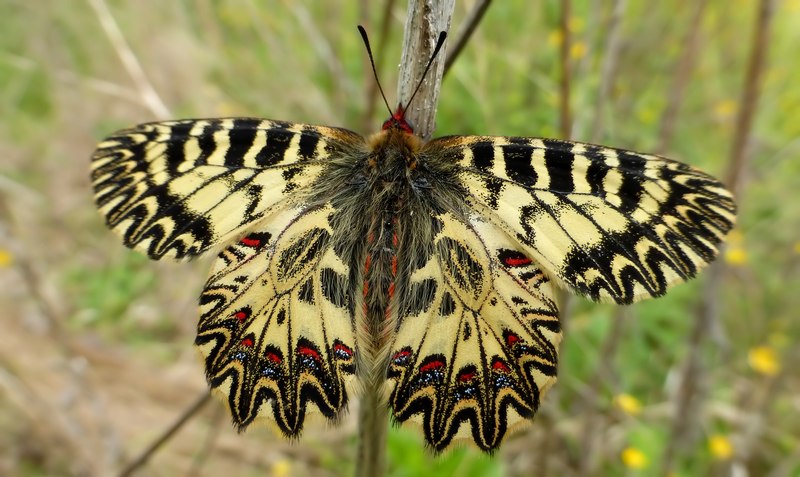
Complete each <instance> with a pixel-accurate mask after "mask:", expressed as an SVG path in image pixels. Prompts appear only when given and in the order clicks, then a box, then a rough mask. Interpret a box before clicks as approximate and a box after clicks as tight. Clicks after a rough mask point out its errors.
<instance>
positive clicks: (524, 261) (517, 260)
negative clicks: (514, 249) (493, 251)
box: [504, 255, 531, 267]
mask: <svg viewBox="0 0 800 477" xmlns="http://www.w3.org/2000/svg"><path fill="white" fill-rule="evenodd" d="M504 262H505V264H506V265H508V266H509V267H522V266H525V265H530V264H531V259H530V258H528V257H526V256H524V255H520V256H518V257H507V258H506V259H505V260H504Z"/></svg>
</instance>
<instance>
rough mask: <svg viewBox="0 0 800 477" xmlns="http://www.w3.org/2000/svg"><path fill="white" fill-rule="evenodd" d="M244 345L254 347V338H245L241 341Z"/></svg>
mask: <svg viewBox="0 0 800 477" xmlns="http://www.w3.org/2000/svg"><path fill="white" fill-rule="evenodd" d="M241 344H242V346H244V347H245V348H252V347H253V339H252V338H245V339H243V340H242V341H241Z"/></svg>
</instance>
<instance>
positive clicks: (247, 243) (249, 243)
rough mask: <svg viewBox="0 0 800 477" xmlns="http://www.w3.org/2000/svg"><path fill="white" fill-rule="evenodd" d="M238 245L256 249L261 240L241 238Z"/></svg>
mask: <svg viewBox="0 0 800 477" xmlns="http://www.w3.org/2000/svg"><path fill="white" fill-rule="evenodd" d="M239 243H240V244H242V245H244V246H247V247H258V246H260V245H261V240H259V239H257V238H252V237H242V239H241V240H239Z"/></svg>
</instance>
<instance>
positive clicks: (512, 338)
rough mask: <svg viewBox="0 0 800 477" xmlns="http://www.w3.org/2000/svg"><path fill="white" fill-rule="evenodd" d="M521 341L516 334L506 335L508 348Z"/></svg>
mask: <svg viewBox="0 0 800 477" xmlns="http://www.w3.org/2000/svg"><path fill="white" fill-rule="evenodd" d="M519 340H520V339H519V336H517V335H515V334H514V333H509V334H507V335H506V344H507V345H508V346H514V344H515V343H517V342H519Z"/></svg>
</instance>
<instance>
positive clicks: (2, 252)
mask: <svg viewBox="0 0 800 477" xmlns="http://www.w3.org/2000/svg"><path fill="white" fill-rule="evenodd" d="M13 262H14V256H13V255H11V252H9V251H8V250H6V249H4V248H0V268H6V267H8V266H10V265H11V264H12V263H13Z"/></svg>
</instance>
